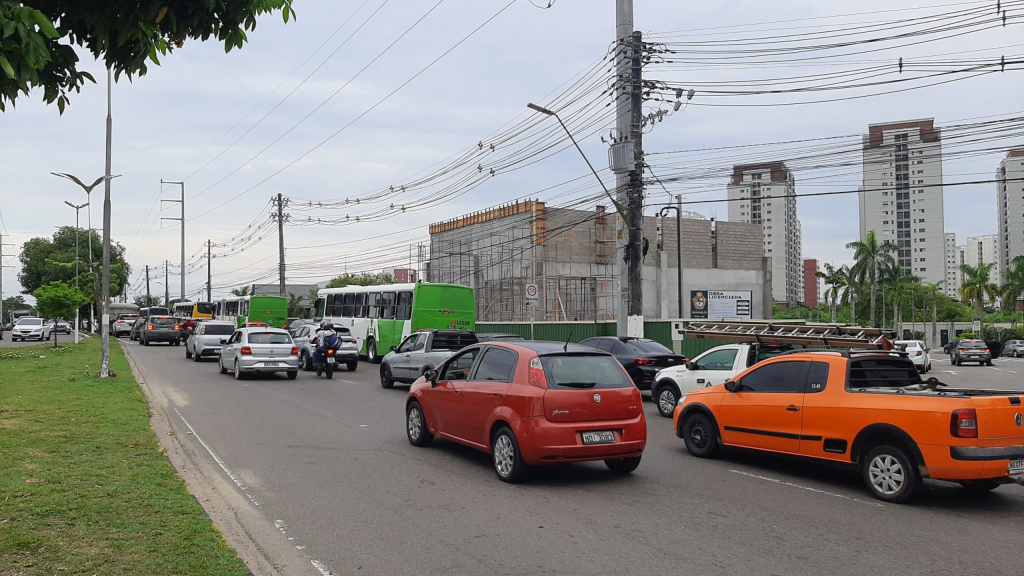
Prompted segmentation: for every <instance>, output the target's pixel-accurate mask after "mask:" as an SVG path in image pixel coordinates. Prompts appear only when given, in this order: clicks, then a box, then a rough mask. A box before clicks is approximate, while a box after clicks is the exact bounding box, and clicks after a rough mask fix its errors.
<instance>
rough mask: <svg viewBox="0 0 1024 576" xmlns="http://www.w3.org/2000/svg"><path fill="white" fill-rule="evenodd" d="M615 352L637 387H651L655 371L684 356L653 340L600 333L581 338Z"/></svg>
mask: <svg viewBox="0 0 1024 576" xmlns="http://www.w3.org/2000/svg"><path fill="white" fill-rule="evenodd" d="M580 344H583V345H584V346H592V347H594V348H597V349H598V350H604V351H605V352H609V353H611V355H612V356H615V359H616V360H618V361H619V364H622V367H623V368H625V369H626V373H628V374H629V377H630V378H632V379H633V384H636V387H637V388H639V389H640V390H650V389H651V385H652V384H654V375H655V374H657V372H658V370H661V369H662V368H669V367H672V366H680V365H682V364H686V356H683V355H681V354H676V353H675V352H673V351H671V350H669V349H668V348H666V347H664V346H662V345H661V344H659V343H658V342H655V341H654V340H648V339H646V338H629V337H624V338H618V337H616V336H599V337H597V338H587V339H586V340H584V341H583V342H580Z"/></svg>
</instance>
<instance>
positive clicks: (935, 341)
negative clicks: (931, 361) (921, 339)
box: [932, 300, 939, 348]
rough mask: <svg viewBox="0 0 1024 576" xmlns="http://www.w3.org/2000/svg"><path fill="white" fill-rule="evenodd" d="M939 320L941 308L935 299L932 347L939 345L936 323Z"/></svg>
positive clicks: (933, 303)
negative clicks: (939, 308)
mask: <svg viewBox="0 0 1024 576" xmlns="http://www.w3.org/2000/svg"><path fill="white" fill-rule="evenodd" d="M938 321H939V310H938V307H937V306H936V305H935V301H934V300H933V301H932V348H935V347H937V346H938V345H939V338H938V332H936V324H937V323H938Z"/></svg>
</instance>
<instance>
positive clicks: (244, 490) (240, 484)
mask: <svg viewBox="0 0 1024 576" xmlns="http://www.w3.org/2000/svg"><path fill="white" fill-rule="evenodd" d="M172 409H173V410H174V413H175V414H177V415H178V418H181V421H182V422H184V423H185V426H187V427H188V431H189V432H190V433H191V434H192V436H194V437H195V439H196V440H198V441H199V443H200V444H202V445H203V448H206V451H207V452H209V453H210V457H211V458H213V461H214V462H216V463H217V465H218V466H220V469H221V470H223V471H224V473H225V474H227V475H228V478H231V481H232V482H234V483H235V486H238V488H239V489H240V490H241V491H242V494H245V497H246V498H248V499H249V501H250V502H252V503H253V505H255V506H259V505H260V502H259V500H257V499H256V498H255V497H253V495H252V494H249V489H248V488H247V487H246V486H245V484H244V483H243V482H242V480H241V479H240V478H238V476H235V473H234V472H232V471H231V470H228V467H227V466H226V465H225V464H224V461H223V460H221V459H220V458H218V457H217V455H216V454H214V453H213V450H212V449H211V448H210V447H209V446H208V445H207V444H206V442H204V441H203V439H202V438H200V437H199V434H196V431H195V428H192V425H191V424H189V423H188V420H185V417H184V416H182V415H181V412H178V409H177V408H174V407H173V406H172Z"/></svg>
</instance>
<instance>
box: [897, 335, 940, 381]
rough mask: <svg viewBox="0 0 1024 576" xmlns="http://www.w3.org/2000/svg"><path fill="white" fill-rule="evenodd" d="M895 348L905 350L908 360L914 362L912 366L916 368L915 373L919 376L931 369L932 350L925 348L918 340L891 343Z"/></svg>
mask: <svg viewBox="0 0 1024 576" xmlns="http://www.w3.org/2000/svg"><path fill="white" fill-rule="evenodd" d="M893 344H895V346H896V348H897V349H899V348H905V349H906V351H907V354H908V355H909V356H910V359H911V360H913V361H914V366H916V367H917V371H918V372H920V373H921V374H924V373H925V372H927V371H929V370H931V369H932V355H931V351H932V349H931V348H929V347H927V346H925V343H924V342H922V341H920V340H897V341H895V342H893Z"/></svg>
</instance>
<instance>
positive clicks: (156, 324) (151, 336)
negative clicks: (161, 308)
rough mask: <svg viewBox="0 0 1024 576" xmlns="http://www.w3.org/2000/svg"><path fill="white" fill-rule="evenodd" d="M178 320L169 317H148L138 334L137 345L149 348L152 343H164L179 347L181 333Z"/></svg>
mask: <svg viewBox="0 0 1024 576" xmlns="http://www.w3.org/2000/svg"><path fill="white" fill-rule="evenodd" d="M179 330H180V327H179V326H178V320H177V319H176V318H171V317H170V316H150V317H149V318H147V319H146V323H145V328H144V329H142V330H141V331H140V332H139V334H140V336H139V343H140V344H142V345H143V346H149V345H150V344H152V343H153V342H166V343H168V344H174V345H175V346H181V332H180V331H179Z"/></svg>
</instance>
